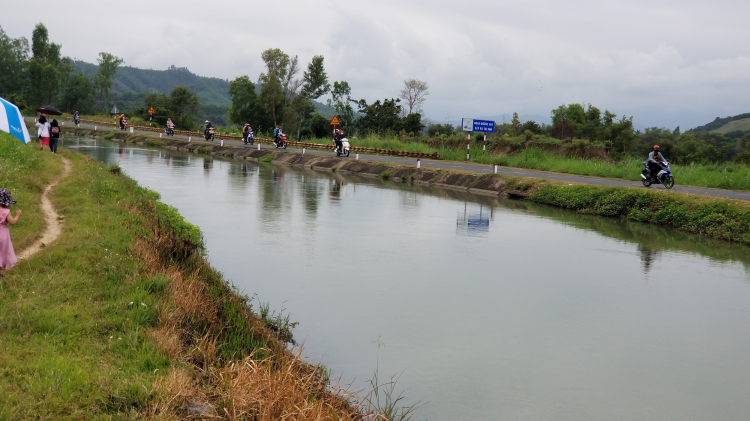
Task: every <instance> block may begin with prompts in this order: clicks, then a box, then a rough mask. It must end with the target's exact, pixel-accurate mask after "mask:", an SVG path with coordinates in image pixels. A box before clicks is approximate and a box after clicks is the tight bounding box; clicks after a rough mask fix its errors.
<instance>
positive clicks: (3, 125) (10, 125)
mask: <svg viewBox="0 0 750 421" xmlns="http://www.w3.org/2000/svg"><path fill="white" fill-rule="evenodd" d="M0 130H2V131H4V132H8V133H10V134H11V135H13V136H15V137H17V138H19V139H20V140H21V142H23V143H29V142H31V137H29V130H28V129H26V124H24V122H23V116H22V115H21V111H19V110H18V107H16V106H15V105H13V104H12V103H10V102H8V101H7V100H6V99H5V98H0Z"/></svg>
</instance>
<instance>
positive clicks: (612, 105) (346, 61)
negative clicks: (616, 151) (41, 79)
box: [0, 0, 750, 130]
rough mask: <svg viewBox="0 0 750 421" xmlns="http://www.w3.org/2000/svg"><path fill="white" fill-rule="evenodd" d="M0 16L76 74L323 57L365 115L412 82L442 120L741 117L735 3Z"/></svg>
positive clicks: (249, 5) (84, 7)
mask: <svg viewBox="0 0 750 421" xmlns="http://www.w3.org/2000/svg"><path fill="white" fill-rule="evenodd" d="M0 10H2V14H1V15H0V26H2V28H3V29H4V30H5V31H6V32H7V33H8V35H10V36H12V37H20V36H24V37H27V38H30V37H31V32H32V30H33V27H34V25H35V24H36V23H38V22H43V23H44V24H45V25H46V26H47V27H48V29H49V32H50V38H51V40H52V41H54V42H57V43H59V44H62V47H63V48H62V52H63V55H67V56H70V57H75V58H78V59H82V60H85V61H88V62H95V61H96V58H97V55H98V53H99V52H100V51H107V52H110V53H112V54H115V55H116V56H119V57H122V58H123V59H124V60H125V65H129V66H134V67H140V68H150V69H165V68H167V67H168V66H170V65H172V64H174V65H176V66H178V67H187V68H189V69H190V70H191V71H192V72H194V73H196V74H199V75H202V76H214V77H220V78H224V79H233V78H235V77H237V76H241V75H248V76H250V78H251V79H252V80H256V79H257V77H258V74H259V73H260V72H262V71H263V64H262V61H261V59H260V53H261V51H263V50H264V49H267V48H280V49H282V50H283V51H285V52H287V53H288V54H291V55H295V54H296V55H299V58H300V61H301V62H302V63H303V64H304V65H305V66H306V64H307V63H308V62H309V61H310V58H311V57H312V56H313V55H317V54H322V55H324V56H325V63H326V69H327V71H328V75H329V78H330V80H332V81H333V80H346V81H348V82H349V84H350V86H351V87H352V94H353V96H354V97H355V98H357V99H359V98H364V99H366V100H367V101H368V102H371V101H374V100H376V99H382V98H384V97H395V96H397V95H398V90H399V88H400V86H401V85H402V84H403V80H404V79H406V78H417V79H421V80H424V81H426V82H428V83H429V85H430V91H431V95H430V96H429V97H428V101H427V102H426V104H425V106H424V111H425V115H426V116H427V117H429V118H430V119H431V120H432V121H433V122H438V123H441V122H444V121H446V119H450V121H455V120H457V119H459V118H461V117H479V116H490V115H500V114H510V113H512V112H514V111H516V112H518V113H519V114H521V115H542V116H548V115H549V113H550V110H551V109H552V108H555V107H557V106H558V105H560V104H568V103H574V102H575V103H583V102H586V103H592V104H594V105H596V106H598V107H599V108H601V109H602V110H604V109H609V110H610V111H612V112H614V113H615V114H617V115H623V114H625V115H628V116H631V115H632V116H634V122H635V124H636V126H639V127H645V126H665V127H668V128H670V129H671V128H674V127H675V126H677V125H680V126H681V128H682V129H683V130H684V129H686V128H690V127H694V126H696V125H701V124H704V123H707V122H709V121H711V120H713V119H714V118H715V117H717V116H721V117H725V116H728V115H735V114H739V113H744V112H750V42H749V40H750V25H749V24H748V18H749V17H750V1H747V0H744V1H739V0H714V1H694V0H680V1H677V0H648V1H646V0H630V1H627V2H622V1H606V0H596V1H594V0H569V1H559V0H537V1H497V0H494V1H489V0H487V1H484V0H465V1H444V0H429V1H427V0H405V1H404V0H402V1H393V0H379V1H338V2H333V1H310V0H307V1H303V0H275V1H267V2H258V1H240V0H214V1H201V2H198V1H195V2H193V1H188V2H186V1H177V0H158V1H142V0H130V1H127V2H102V1H100V0H99V1H88V0H82V1H76V2H42V3H40V2H32V1H27V0H22V1H19V0H0Z"/></svg>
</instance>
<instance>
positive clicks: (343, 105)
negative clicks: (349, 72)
mask: <svg viewBox="0 0 750 421" xmlns="http://www.w3.org/2000/svg"><path fill="white" fill-rule="evenodd" d="M353 102H354V103H357V104H359V102H357V101H354V100H353V99H352V89H351V88H350V87H349V82H347V81H345V80H342V81H340V82H333V88H332V89H331V98H330V99H329V100H328V106H329V107H331V108H333V109H334V110H335V111H336V115H337V116H338V118H339V121H340V122H341V127H342V128H344V129H347V128H349V127H352V126H353V125H354V116H355V114H354V108H352V105H351V103H353Z"/></svg>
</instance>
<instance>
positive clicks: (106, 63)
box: [94, 52, 123, 108]
mask: <svg viewBox="0 0 750 421" xmlns="http://www.w3.org/2000/svg"><path fill="white" fill-rule="evenodd" d="M98 61H99V71H98V72H97V73H96V75H95V76H94V82H95V83H96V86H97V88H99V108H101V107H102V103H103V102H106V101H107V100H108V99H109V91H110V90H111V89H112V83H113V82H114V80H115V74H116V73H117V68H118V67H120V65H121V64H122V62H123V60H122V59H121V58H119V57H115V56H113V55H112V54H110V53H105V52H101V53H99V59H98Z"/></svg>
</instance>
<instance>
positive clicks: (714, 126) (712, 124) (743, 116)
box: [690, 113, 750, 132]
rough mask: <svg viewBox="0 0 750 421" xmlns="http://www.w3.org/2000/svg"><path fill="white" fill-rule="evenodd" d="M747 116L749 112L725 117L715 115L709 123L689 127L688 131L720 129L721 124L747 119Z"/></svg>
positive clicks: (749, 115) (748, 116) (749, 116)
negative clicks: (692, 127)
mask: <svg viewBox="0 0 750 421" xmlns="http://www.w3.org/2000/svg"><path fill="white" fill-rule="evenodd" d="M748 118H750V113H745V114H739V115H736V116H734V117H725V118H719V117H716V119H715V120H714V121H712V122H710V123H708V124H706V125H703V126H698V127H696V128H694V129H691V130H690V131H691V132H711V131H714V130H718V129H720V128H721V127H723V126H725V125H727V124H729V123H731V122H733V121H737V120H744V119H748Z"/></svg>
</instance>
